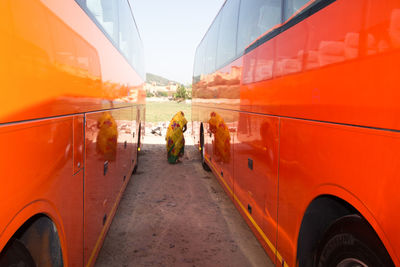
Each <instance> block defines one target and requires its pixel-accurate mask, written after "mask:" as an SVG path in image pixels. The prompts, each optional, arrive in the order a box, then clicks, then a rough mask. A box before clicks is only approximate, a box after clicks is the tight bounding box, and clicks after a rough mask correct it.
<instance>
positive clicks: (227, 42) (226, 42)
mask: <svg viewBox="0 0 400 267" xmlns="http://www.w3.org/2000/svg"><path fill="white" fill-rule="evenodd" d="M238 16H239V0H230V1H227V2H226V4H225V6H224V7H223V9H222V17H221V25H220V27H219V37H218V50H217V51H218V52H217V67H222V66H223V65H224V64H226V63H228V62H229V61H231V60H232V59H233V58H234V57H235V56H236V34H237V22H238Z"/></svg>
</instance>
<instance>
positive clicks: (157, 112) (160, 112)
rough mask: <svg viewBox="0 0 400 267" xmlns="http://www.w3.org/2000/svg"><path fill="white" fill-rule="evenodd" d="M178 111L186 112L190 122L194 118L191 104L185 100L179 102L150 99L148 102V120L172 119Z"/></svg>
mask: <svg viewBox="0 0 400 267" xmlns="http://www.w3.org/2000/svg"><path fill="white" fill-rule="evenodd" d="M178 111H183V113H185V118H186V120H187V121H188V122H189V121H191V120H192V105H191V104H186V103H185V102H181V103H177V102H174V101H167V102H150V101H148V102H147V103H146V122H159V121H170V120H171V119H172V117H173V116H174V115H175V114H176V113H177V112H178Z"/></svg>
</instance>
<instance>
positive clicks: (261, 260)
mask: <svg viewBox="0 0 400 267" xmlns="http://www.w3.org/2000/svg"><path fill="white" fill-rule="evenodd" d="M96 266H98V267H100V266H238V267H244V266H273V265H272V263H271V261H270V260H269V258H268V257H267V255H266V253H265V252H264V250H263V249H262V247H261V245H260V244H259V243H258V241H257V240H256V238H255V236H254V235H253V234H252V232H251V230H250V228H249V227H248V226H247V224H246V223H245V221H244V219H243V218H242V217H241V216H240V214H239V212H238V211H237V210H236V208H235V207H234V205H233V203H232V202H231V200H230V199H229V198H228V196H227V195H226V193H225V192H224V190H223V189H222V187H221V186H220V184H219V183H218V181H217V180H216V178H215V177H214V175H213V174H212V173H209V172H205V171H204V170H203V169H202V166H201V163H200V155H199V153H198V151H197V150H196V148H195V147H194V146H193V141H192V138H191V137H190V136H187V137H186V147H185V155H184V157H183V158H182V162H181V163H179V164H176V165H171V164H168V163H167V157H166V149H165V139H164V137H160V136H153V135H151V136H146V137H145V140H144V144H143V147H142V151H141V152H140V158H139V168H138V170H137V173H136V174H135V175H133V176H132V177H131V181H130V183H129V184H128V186H127V188H126V191H125V193H124V196H123V198H122V200H121V203H120V206H119V208H118V211H117V213H116V216H115V218H114V221H113V223H112V225H111V227H110V230H109V232H108V234H107V236H106V239H105V242H104V245H103V248H102V249H101V251H100V254H99V257H98V259H97V262H96Z"/></svg>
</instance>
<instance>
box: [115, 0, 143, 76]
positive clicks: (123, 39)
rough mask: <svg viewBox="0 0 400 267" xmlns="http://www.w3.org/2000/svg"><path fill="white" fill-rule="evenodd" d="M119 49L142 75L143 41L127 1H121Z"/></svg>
mask: <svg viewBox="0 0 400 267" xmlns="http://www.w3.org/2000/svg"><path fill="white" fill-rule="evenodd" d="M119 25H120V27H119V49H120V51H121V52H122V54H123V55H124V56H125V57H126V59H127V60H128V62H129V63H130V64H131V65H132V66H133V67H134V68H135V70H136V71H137V72H138V74H140V75H142V73H141V72H142V69H143V62H142V61H143V58H142V50H143V48H142V41H141V40H140V36H139V33H138V31H137V28H136V25H135V20H134V19H133V16H132V12H131V8H130V6H129V4H128V2H127V1H126V0H120V1H119Z"/></svg>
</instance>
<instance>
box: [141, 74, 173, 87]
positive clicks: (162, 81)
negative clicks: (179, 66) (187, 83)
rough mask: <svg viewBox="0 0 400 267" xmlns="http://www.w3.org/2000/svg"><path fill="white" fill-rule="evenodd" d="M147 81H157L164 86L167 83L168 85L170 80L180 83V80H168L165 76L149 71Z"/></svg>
mask: <svg viewBox="0 0 400 267" xmlns="http://www.w3.org/2000/svg"><path fill="white" fill-rule="evenodd" d="M146 82H147V83H153V82H155V83H156V84H157V85H162V86H166V85H168V84H169V83H170V82H171V83H176V84H179V83H178V82H175V81H171V80H168V79H167V78H164V77H161V76H158V75H155V74H153V73H147V74H146Z"/></svg>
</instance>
